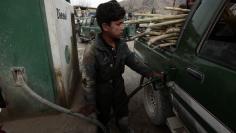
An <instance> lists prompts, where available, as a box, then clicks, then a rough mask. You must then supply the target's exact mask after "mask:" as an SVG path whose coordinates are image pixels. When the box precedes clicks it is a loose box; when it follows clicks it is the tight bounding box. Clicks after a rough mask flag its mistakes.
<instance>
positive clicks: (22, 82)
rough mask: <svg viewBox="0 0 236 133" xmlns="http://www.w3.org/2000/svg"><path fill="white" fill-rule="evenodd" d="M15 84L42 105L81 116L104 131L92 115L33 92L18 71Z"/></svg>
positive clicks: (102, 126)
mask: <svg viewBox="0 0 236 133" xmlns="http://www.w3.org/2000/svg"><path fill="white" fill-rule="evenodd" d="M16 84H17V85H18V86H19V87H22V88H23V89H24V91H26V92H27V93H28V94H29V95H30V96H31V97H33V98H34V99H36V100H38V101H39V102H41V103H42V104H44V105H47V106H48V107H50V108H53V109H55V110H57V111H59V112H62V113H65V114H68V115H71V116H75V117H78V118H81V119H83V120H85V121H87V122H89V123H92V124H94V125H96V126H98V127H99V128H101V129H102V131H103V132H104V133H106V128H105V126H104V125H103V124H102V123H101V122H99V121H98V120H97V119H96V118H92V117H87V116H84V115H83V114H81V113H76V112H72V111H71V110H69V109H67V108H64V107H62V106H59V105H57V104H55V103H52V102H50V101H48V100H47V99H45V98H42V97H41V96H39V95H38V94H37V93H35V92H34V91H33V90H32V89H31V88H30V87H29V86H28V85H27V83H26V82H25V80H24V78H23V75H22V74H21V73H18V74H17V81H16Z"/></svg>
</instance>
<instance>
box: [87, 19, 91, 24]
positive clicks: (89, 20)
mask: <svg viewBox="0 0 236 133" xmlns="http://www.w3.org/2000/svg"><path fill="white" fill-rule="evenodd" d="M90 22H91V18H87V19H86V26H90Z"/></svg>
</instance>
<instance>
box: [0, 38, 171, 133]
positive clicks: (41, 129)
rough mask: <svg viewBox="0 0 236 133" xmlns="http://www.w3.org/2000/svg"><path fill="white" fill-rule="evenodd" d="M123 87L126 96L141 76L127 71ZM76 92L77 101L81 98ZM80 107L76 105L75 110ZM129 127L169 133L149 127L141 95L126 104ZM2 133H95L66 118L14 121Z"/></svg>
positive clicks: (140, 132)
mask: <svg viewBox="0 0 236 133" xmlns="http://www.w3.org/2000/svg"><path fill="white" fill-rule="evenodd" d="M86 46H87V44H81V43H80V44H79V45H78V52H79V59H81V56H82V53H83V50H84V48H85V47H86ZM129 47H130V48H131V49H132V48H133V42H129ZM123 77H124V79H125V86H126V90H127V93H130V92H131V91H132V90H133V89H135V88H136V87H137V86H138V84H139V79H140V75H138V74H137V73H136V72H134V71H132V70H131V69H129V68H128V67H126V71H125V74H124V75H123ZM79 95H80V92H78V96H77V98H78V99H77V100H80V99H79V98H81V96H79ZM77 105H79V103H75V104H74V107H75V108H76V106H77ZM129 109H130V115H129V119H130V123H131V127H132V128H133V129H134V130H135V133H170V131H169V129H168V128H167V127H157V126H154V125H153V124H151V123H150V121H149V119H148V117H147V115H146V113H145V110H144V107H143V102H142V91H140V92H139V93H138V94H137V95H135V96H134V97H133V98H132V99H131V101H130V104H129ZM111 127H112V132H113V133H118V131H117V129H116V127H115V125H112V126H111ZM3 129H4V130H5V131H6V132H7V133H95V130H96V128H95V126H94V125H92V124H89V123H87V122H85V121H83V120H81V119H79V118H75V117H72V116H68V115H66V114H54V115H48V116H40V117H35V118H28V119H22V120H15V121H9V122H5V123H3Z"/></svg>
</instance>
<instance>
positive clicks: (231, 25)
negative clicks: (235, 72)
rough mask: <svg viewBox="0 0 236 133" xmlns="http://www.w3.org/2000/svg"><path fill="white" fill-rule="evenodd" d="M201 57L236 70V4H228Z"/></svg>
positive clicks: (203, 47)
mask: <svg viewBox="0 0 236 133" xmlns="http://www.w3.org/2000/svg"><path fill="white" fill-rule="evenodd" d="M199 54H200V56H201V57H203V58H205V59H207V60H210V61H213V62H216V63H218V64H221V65H223V66H227V67H229V68H232V69H236V4H235V3H228V4H227V5H226V7H225V10H224V12H223V13H222V15H221V17H220V18H219V20H218V22H217V23H216V24H215V25H214V28H212V31H211V33H210V34H209V37H208V39H207V40H206V41H205V43H204V45H203V46H202V48H201V50H200V53H199Z"/></svg>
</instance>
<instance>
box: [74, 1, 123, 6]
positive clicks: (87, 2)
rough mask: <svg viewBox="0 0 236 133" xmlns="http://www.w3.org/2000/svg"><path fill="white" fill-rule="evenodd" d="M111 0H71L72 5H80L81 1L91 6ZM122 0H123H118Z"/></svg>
mask: <svg viewBox="0 0 236 133" xmlns="http://www.w3.org/2000/svg"><path fill="white" fill-rule="evenodd" d="M107 1H109V0H70V2H71V4H72V5H80V3H84V4H85V5H89V6H90V7H97V6H98V5H99V4H100V3H104V2H107ZM117 1H118V2H119V1H122V0H117Z"/></svg>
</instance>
